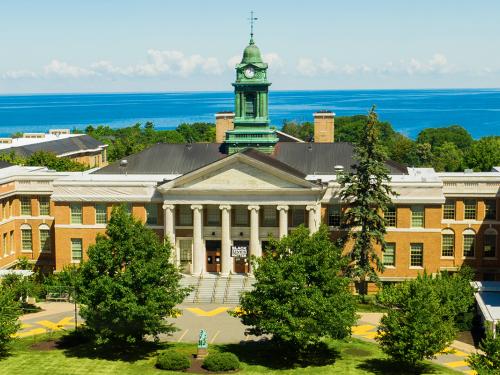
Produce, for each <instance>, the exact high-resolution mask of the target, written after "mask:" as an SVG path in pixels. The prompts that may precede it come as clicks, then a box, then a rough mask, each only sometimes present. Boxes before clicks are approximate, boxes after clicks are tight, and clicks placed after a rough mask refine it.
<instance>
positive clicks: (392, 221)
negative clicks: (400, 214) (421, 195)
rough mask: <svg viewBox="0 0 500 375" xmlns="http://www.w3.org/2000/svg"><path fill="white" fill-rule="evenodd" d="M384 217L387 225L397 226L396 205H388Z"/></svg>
mask: <svg viewBox="0 0 500 375" xmlns="http://www.w3.org/2000/svg"><path fill="white" fill-rule="evenodd" d="M384 218H385V222H386V225H387V226H388V227H397V220H398V218H397V211H396V206H394V205H390V206H389V207H387V210H386V211H385V212H384Z"/></svg>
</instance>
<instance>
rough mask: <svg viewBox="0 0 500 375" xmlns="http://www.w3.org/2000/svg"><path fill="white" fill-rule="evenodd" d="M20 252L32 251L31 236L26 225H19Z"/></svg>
mask: <svg viewBox="0 0 500 375" xmlns="http://www.w3.org/2000/svg"><path fill="white" fill-rule="evenodd" d="M21 250H22V251H33V235H32V233H31V227H30V226H29V225H28V224H23V225H21Z"/></svg>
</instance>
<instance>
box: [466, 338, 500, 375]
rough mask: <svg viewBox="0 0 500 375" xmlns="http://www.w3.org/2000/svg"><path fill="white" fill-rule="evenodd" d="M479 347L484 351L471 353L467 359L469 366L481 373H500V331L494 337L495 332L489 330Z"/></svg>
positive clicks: (482, 374) (485, 374)
mask: <svg viewBox="0 0 500 375" xmlns="http://www.w3.org/2000/svg"><path fill="white" fill-rule="evenodd" d="M479 349H481V350H482V353H474V354H471V355H470V356H469V358H468V359H467V362H469V366H470V367H471V368H472V369H473V370H476V372H477V373H478V374H479V375H498V374H500V332H498V333H497V335H496V337H493V333H491V332H490V331H488V332H487V333H486V337H485V338H484V339H483V340H482V341H481V343H480V344H479Z"/></svg>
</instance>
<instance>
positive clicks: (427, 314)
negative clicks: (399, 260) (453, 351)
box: [377, 275, 456, 368]
mask: <svg viewBox="0 0 500 375" xmlns="http://www.w3.org/2000/svg"><path fill="white" fill-rule="evenodd" d="M379 299H380V300H381V301H382V303H383V304H384V305H385V306H387V307H389V308H390V309H389V312H388V313H387V315H385V316H383V317H382V319H381V321H380V325H379V327H378V334H379V335H378V337H377V340H378V342H379V343H380V346H381V348H382V350H383V351H384V352H385V353H386V354H388V355H389V356H391V357H392V358H393V359H394V360H396V361H398V362H403V363H406V364H407V366H408V367H410V368H415V367H416V366H417V364H418V362H420V361H422V360H424V359H430V358H433V357H434V356H435V355H436V354H437V353H439V352H441V351H443V350H444V349H445V348H446V347H447V346H448V345H449V344H450V343H451V342H452V341H453V339H454V338H455V334H456V328H455V325H454V316H453V314H451V310H450V307H449V306H448V305H447V304H443V303H442V296H441V295H440V293H439V289H438V288H436V286H435V283H434V282H432V280H431V278H430V277H429V276H427V275H424V276H419V277H418V278H417V279H415V280H410V281H406V282H404V283H400V284H396V285H394V286H391V287H387V288H384V289H383V290H382V292H381V293H380V297H379Z"/></svg>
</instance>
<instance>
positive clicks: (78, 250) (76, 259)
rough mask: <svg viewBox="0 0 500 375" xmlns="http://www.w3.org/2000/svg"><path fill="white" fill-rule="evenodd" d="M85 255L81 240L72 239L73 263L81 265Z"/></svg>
mask: <svg viewBox="0 0 500 375" xmlns="http://www.w3.org/2000/svg"><path fill="white" fill-rule="evenodd" d="M82 255H83V245H82V239H81V238H72V239H71V261H72V262H73V263H80V261H81V260H82Z"/></svg>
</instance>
